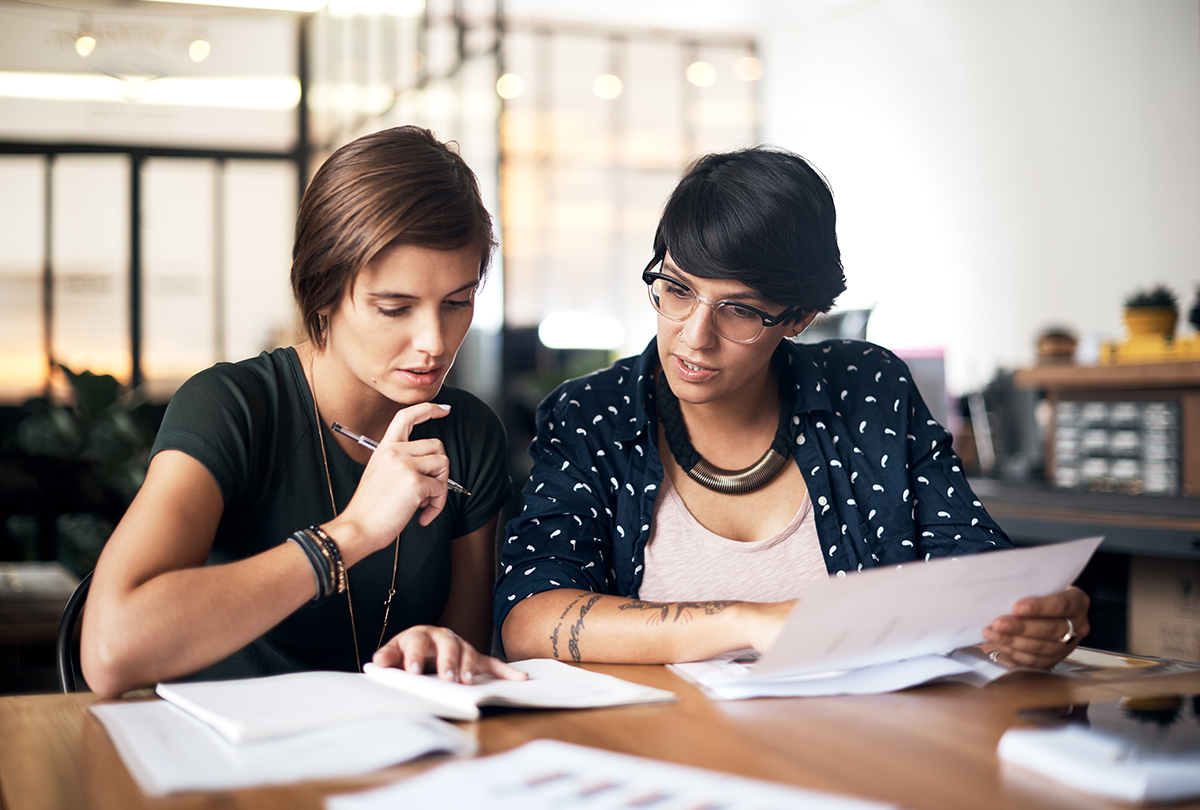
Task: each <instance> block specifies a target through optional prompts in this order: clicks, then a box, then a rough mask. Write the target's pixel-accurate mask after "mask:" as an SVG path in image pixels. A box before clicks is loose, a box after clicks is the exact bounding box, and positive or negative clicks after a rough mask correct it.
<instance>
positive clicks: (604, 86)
mask: <svg viewBox="0 0 1200 810" xmlns="http://www.w3.org/2000/svg"><path fill="white" fill-rule="evenodd" d="M624 89H625V85H623V84H622V83H621V80H620V79H618V78H617V77H616V76H614V75H612V74H611V73H602V74H601V75H599V76H597V77H596V79H595V81H593V82H592V92H593V93H595V94H596V95H597V96H599V97H600V98H602V99H604V100H605V101H611V100H612V99H614V98H616V97H617V96H619V95H621V92H622V91H623V90H624Z"/></svg>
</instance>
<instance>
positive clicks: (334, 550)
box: [304, 526, 347, 593]
mask: <svg viewBox="0 0 1200 810" xmlns="http://www.w3.org/2000/svg"><path fill="white" fill-rule="evenodd" d="M304 531H305V532H307V533H308V534H309V535H310V536H311V537H313V538H314V539H315V540H317V542H318V543H319V544H320V546H321V550H322V552H324V554H325V556H326V558H328V560H329V574H330V579H331V580H333V584H334V586H335V587H336V590H337V592H338V593H345V592H346V587H347V580H346V565H345V563H343V562H342V552H341V551H340V550H339V549H338V547H337V543H335V542H334V541H333V538H332V537H330V536H329V535H328V534H326V533H325V530H324V529H322V528H321V527H320V526H309V527H308V528H307V529H305V530H304Z"/></svg>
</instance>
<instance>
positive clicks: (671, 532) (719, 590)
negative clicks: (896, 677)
mask: <svg viewBox="0 0 1200 810" xmlns="http://www.w3.org/2000/svg"><path fill="white" fill-rule="evenodd" d="M645 565H646V573H645V574H644V575H643V577H642V586H641V588H640V589H639V590H638V598H639V599H645V600H648V601H653V602H681V601H702V600H710V599H740V600H744V601H748V602H783V601H785V600H788V599H795V598H796V597H797V596H799V595H800V593H801V592H802V591H804V589H805V588H807V587H808V586H810V585H812V584H813V583H815V582H818V581H820V580H822V579H825V578H826V577H828V576H829V573H828V571H827V570H826V568H825V561H824V559H822V557H821V542H820V540H818V539H817V524H816V521H815V520H814V519H813V512H812V502H811V501H809V499H808V493H807V492H806V493H805V494H804V500H803V502H802V503H801V504H800V510H799V511H798V512H797V513H796V517H794V518H792V522H791V523H789V524H788V525H787V526H786V527H785V528H784V529H783V531H781V532H780V533H779V534H777V535H775V536H774V537H768V538H766V539H765V540H755V541H753V542H748V543H742V542H739V541H737V540H730V539H729V538H727V537H721V536H720V535H718V534H714V533H713V532H711V531H709V530H708V529H706V528H704V527H703V526H701V525H700V523H699V521H697V520H696V518H694V517H693V516H692V513H691V512H689V511H688V508H687V506H686V505H685V504H684V502H683V498H681V497H680V495H679V491H678V490H676V489H675V486H674V485H673V484H672V483H671V479H670V476H664V477H663V482H662V484H661V485H660V486H659V492H658V498H657V500H656V501H655V504H654V517H653V519H652V520H651V522H650V540H649V541H648V542H647V544H646V562H645Z"/></svg>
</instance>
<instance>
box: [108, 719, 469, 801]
mask: <svg viewBox="0 0 1200 810" xmlns="http://www.w3.org/2000/svg"><path fill="white" fill-rule="evenodd" d="M91 712H92V714H94V715H95V716H96V717H97V718H98V719H99V720H100V722H101V723H103V724H104V727H105V729H106V730H107V731H108V735H109V736H110V737H111V738H112V741H113V744H114V745H115V746H116V749H117V752H118V753H119V754H120V755H121V759H122V761H124V763H125V766H126V767H127V768H129V772H130V773H131V774H132V775H133V778H134V781H136V782H137V783H138V786H139V787H140V788H141V789H142V792H143V793H145V794H146V795H148V796H164V795H166V794H169V793H176V792H179V791H185V790H230V789H234V788H248V787H255V786H258V785H275V784H284V783H287V782H298V781H301V780H304V779H333V778H337V777H343V776H353V775H355V774H360V773H367V772H368V771H373V770H376V769H378V768H384V767H387V766H389V765H395V764H397V763H400V762H406V761H408V760H410V759H416V758H417V757H419V756H423V755H425V754H430V753H433V752H442V751H444V752H448V753H453V754H471V753H474V751H475V747H476V742H475V738H474V737H472V736H471V735H470V734H467V733H466V732H464V731H462V730H460V729H458V728H456V727H454V726H452V725H450V724H449V723H446V722H444V721H442V720H438V719H437V718H435V717H432V716H429V715H425V716H420V715H414V716H411V717H395V716H392V717H381V718H378V719H373V720H360V721H359V722H352V723H343V724H340V725H335V726H331V727H327V728H322V729H317V730H310V731H308V732H305V733H300V734H290V735H287V736H282V737H275V738H273V739H269V740H264V741H259V742H248V743H241V744H235V743H231V742H229V741H228V740H226V739H225V738H224V737H222V736H221V734H220V733H218V732H217V731H216V729H214V728H212V727H211V726H209V725H206V724H205V723H203V722H201V721H200V720H198V719H196V718H194V717H192V716H191V715H189V714H187V713H186V712H184V711H182V710H181V709H178V708H176V707H175V706H172V705H171V704H170V703H167V702H166V701H162V700H151V701H142V702H122V703H105V704H100V705H95V706H92V707H91Z"/></svg>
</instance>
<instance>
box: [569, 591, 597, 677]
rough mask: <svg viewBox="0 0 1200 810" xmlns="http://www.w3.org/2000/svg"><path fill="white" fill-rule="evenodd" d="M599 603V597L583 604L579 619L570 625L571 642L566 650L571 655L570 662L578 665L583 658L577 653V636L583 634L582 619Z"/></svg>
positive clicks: (594, 597)
mask: <svg viewBox="0 0 1200 810" xmlns="http://www.w3.org/2000/svg"><path fill="white" fill-rule="evenodd" d="M599 601H600V596H599V595H596V596H593V597H592V598H591V599H589V600H587V602H585V603H584V605H583V607H581V608H579V618H578V619H576V620H575V623H574V624H572V625H571V640H570V641H568V642H567V649H568V650H569V651H570V653H571V660H572V661H574V662H575V663H576V664H578V663H579V662H580V661H582V660H583V656H582V655H581V654H580V653H579V634H580V633H582V632H583V617H584V616H586V615H587V612H588V611H589V610H591V609H592V605H594V604H596V603H597V602H599Z"/></svg>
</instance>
